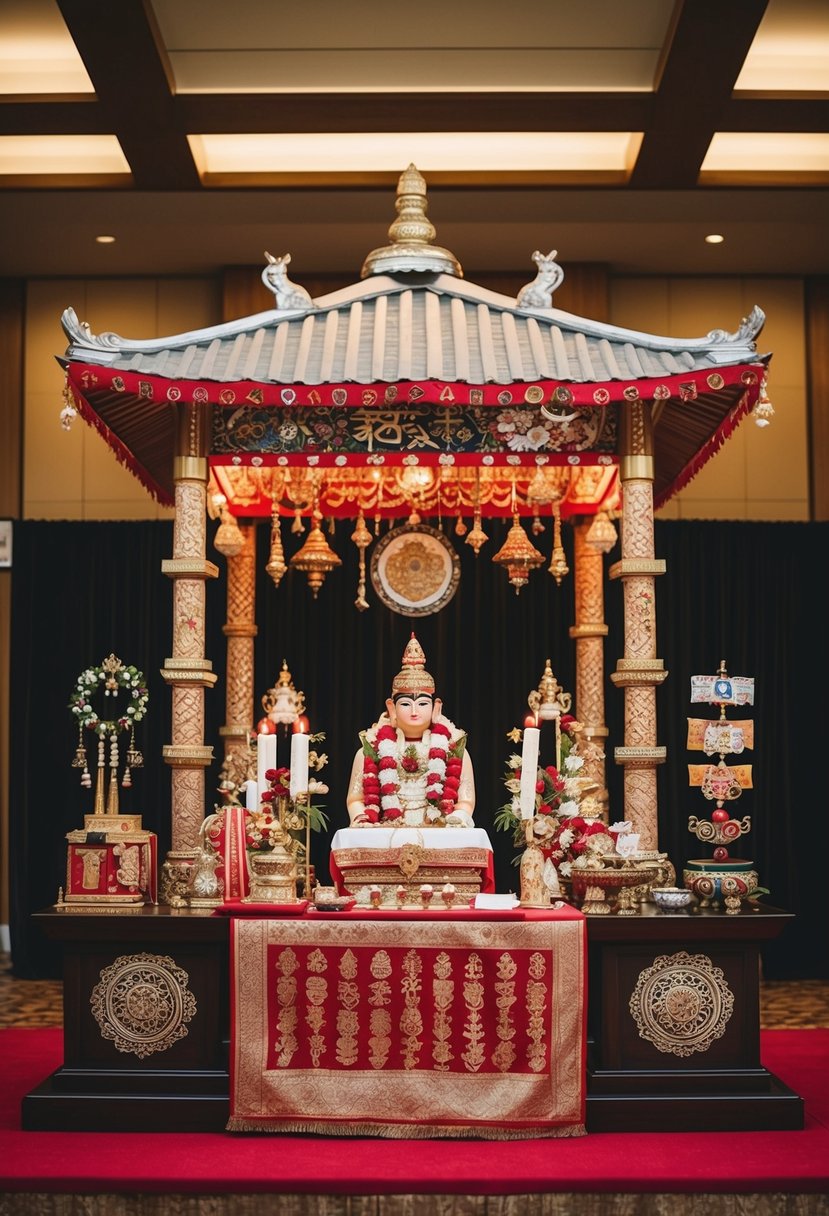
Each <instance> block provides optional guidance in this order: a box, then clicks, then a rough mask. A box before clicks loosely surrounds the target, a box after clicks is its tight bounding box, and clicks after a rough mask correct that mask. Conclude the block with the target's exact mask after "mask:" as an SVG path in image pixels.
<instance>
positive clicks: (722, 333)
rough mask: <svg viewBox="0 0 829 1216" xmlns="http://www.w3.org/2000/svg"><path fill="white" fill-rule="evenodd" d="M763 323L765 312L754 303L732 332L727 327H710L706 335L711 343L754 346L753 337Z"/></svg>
mask: <svg viewBox="0 0 829 1216" xmlns="http://www.w3.org/2000/svg"><path fill="white" fill-rule="evenodd" d="M765 323H766V314H765V313H764V312H763V310H762V308H760V307H758V305H757V304H755V305H754V307H753V308H752V310H751V312H750V313H749V314H748V316H747V317H743V319H742V321H741V322H740V324H739V326H738V327H737V329H736V330H735V331H734V333H729V332H728V330H727V329H712V330H711V331H710V332H709V333H708V334H707V335H706V337H707V339H708V341H709V342H711V343H712V345H713V344H715V343H716V344H719V343H721V342H734V343H737V345H739V346H742V345H750V346H754V339H755V338H756V337H757V336H758V335H759V333H760V331H761V329H762V328H763V326H764V325H765Z"/></svg>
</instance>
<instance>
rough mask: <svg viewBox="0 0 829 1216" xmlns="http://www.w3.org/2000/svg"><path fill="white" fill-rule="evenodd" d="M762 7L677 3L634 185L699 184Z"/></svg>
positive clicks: (714, 0) (746, 2) (751, 0)
mask: <svg viewBox="0 0 829 1216" xmlns="http://www.w3.org/2000/svg"><path fill="white" fill-rule="evenodd" d="M767 6H768V0H728V3H726V4H724V3H723V0H683V2H682V3H681V4H680V5H678V7H677V11H676V15H675V19H674V23H673V27H672V29H671V31H670V32H669V34H668V38H667V39H666V43H665V48H664V52H663V60H662V64H661V69H660V72H659V77H658V81H657V87H656V93H655V97H654V101H655V105H654V109H653V115H652V121H651V123H650V124H649V126H648V127H647V129H646V131H645V136H644V139H643V140H642V146H641V148H640V149H639V155H638V157H637V159H636V164H635V165H634V167H633V171H632V173H631V178H630V184H631V186H633V187H634V188H636V189H640V190H664V189H673V190H685V189H689V188H692V187H694V186H696V184H697V179H698V177H699V171H700V166H701V165H702V162H703V160H704V159H705V154H706V152H707V151H708V146H709V144H710V143H711V138H712V136H713V135H714V133H715V132H716V131H718V130H720V129H721V125H720V124H721V117H722V114H723V113H724V111H725V110H726V109H727V107H728V103H729V102H730V100H731V95H732V92H733V90H734V85H735V82H736V80H737V77H738V76H739V74H740V70H741V69H742V66H743V63H744V62H745V58H746V55H747V54H748V52H749V49H750V47H751V44H752V42H753V41H754V37H755V34H756V33H757V28H758V26H759V25H760V22H761V20H762V18H763V14H764V13H765V11H766V8H767Z"/></svg>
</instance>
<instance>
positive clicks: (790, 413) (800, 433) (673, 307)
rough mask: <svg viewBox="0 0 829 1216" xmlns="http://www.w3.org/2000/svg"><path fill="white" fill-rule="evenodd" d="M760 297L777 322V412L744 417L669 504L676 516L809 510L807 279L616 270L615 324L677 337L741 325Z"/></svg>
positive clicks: (771, 330)
mask: <svg viewBox="0 0 829 1216" xmlns="http://www.w3.org/2000/svg"><path fill="white" fill-rule="evenodd" d="M755 304H759V306H760V307H761V308H762V309H763V311H764V312H765V313H766V316H767V321H766V325H765V327H764V329H763V332H762V334H761V336H760V340H759V342H758V348H759V350H760V352H761V353H765V352H767V351H772V352H773V355H774V357H773V359H772V363H771V375H770V380H769V390H770V391H769V396H770V397H771V400H772V403H773V404H774V407H775V410H776V411H777V413H776V416H775V418H774V420H773V421H772V424H771V426H770V427H767V428H765V429H764V430H760V429H758V428H757V427H755V426H754V425H753V423H752V422H751V420H750V419H748V418H747V419H744V421H743V422H742V423H741V425H740V426H739V427H738V428H737V430H736V431H735V432H734V434H733V435H732V436H731V438H730V439H729V440H728V441H727V442H726V443H725V444H724V445H723V447H722V448H721V450H720V451H719V452H718V453H717V455H716V456H714V457H712V459H711V460H710V461H709V462H708V463H707V464H706V465H705V466H704V467H703V468H702V469H701V471H700V472H699V473H698V474H697V476H696V477H695V478H694V479H693V480H692V481H691V482H690V483H689V485H688V486H686V488H685V489H684V490H683V491H682V492H681V493H680V494H678V495H676V496H675V497H674V498H673V499H672V500H671V502H670V503H669V504H667V505H666V507H665V508H663V510H662V511H660V513H659V514H660V517H662V518H670V519H708V518H717V513H718V512H719V511H720V510H721V511H722V513H723V518H729V519H763V520H770V519H807V518H808V479H807V469H808V434H807V423H806V362H805V343H804V332H803V327H804V309H803V285H802V282H801V280H799V279H777V278H768V279H766V278H751V279H740V278H724V277H723V278H720V277H717V278H689V277H682V278H669V279H641V278H640V279H627V278H622V279H615V280H613V282H612V285H611V319H612V321H613V323H614V324H617V325H626V326H628V327H631V328H636V329H642V330H645V331H647V332H650V333H654V334H660V335H664V336H670V337H678V338H682V337H686V338H696V337H702V336H704V335H705V334H707V333H708V332H709V331H710V330H711V329H715V328H722V329H727V330H729V331H733V330H735V329H736V328H737V327H738V325H739V324H740V321H741V319H742V318H743V317H745V316H747V315H748V313H749V312H750V311H751V309H752V307H753V306H754V305H755Z"/></svg>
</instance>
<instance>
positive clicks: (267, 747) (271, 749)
mask: <svg viewBox="0 0 829 1216" xmlns="http://www.w3.org/2000/svg"><path fill="white" fill-rule="evenodd" d="M271 768H276V735H275V734H274V735H266V734H260V735H259V736H258V737H257V741H256V789H257V799H258V801H257V810H258V808H259V805H260V804H261V802H262V795H263V794H264V792H265V790H268V789H270V782H269V781H268V780H267V778H266V777H265V773H266V772H267V771H268V769H271ZM248 810H250V807H248Z"/></svg>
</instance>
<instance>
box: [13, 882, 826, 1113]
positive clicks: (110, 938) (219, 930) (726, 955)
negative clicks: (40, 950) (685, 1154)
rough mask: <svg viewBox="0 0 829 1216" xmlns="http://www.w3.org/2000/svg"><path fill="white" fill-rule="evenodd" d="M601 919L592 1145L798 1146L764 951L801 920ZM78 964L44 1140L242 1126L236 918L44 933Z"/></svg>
mask: <svg viewBox="0 0 829 1216" xmlns="http://www.w3.org/2000/svg"><path fill="white" fill-rule="evenodd" d="M643 907H644V908H645V911H644V912H643V913H642V914H639V915H636V916H617V915H612V916H590V917H588V918H587V920H588V924H587V928H588V952H589V984H588V990H589V996H588V1040H589V1047H588V1075H587V1126H588V1130H590V1131H643V1130H675V1131H680V1130H711V1131H714V1130H720V1129H724V1128H742V1129H766V1130H789V1129H793V1128H799V1127H801V1126H802V1124H803V1104H802V1101H801V1099H800V1098H799V1097H798V1096H797V1094H794V1093H793V1092H792V1091H791V1090H789V1089H787V1088H786V1087H785V1086H784V1085H783V1084H782V1083H781V1082H780V1081H779V1080H778V1079H777V1078H776V1077H774V1076H773V1075H772V1074H771V1073H769V1072H768V1071H767V1070H766V1069H764V1068H763V1066H762V1064H761V1062H760V993H759V977H760V950H761V948H762V946H763V945H764V944H765V943H766V942H769V941H772V940H773V939H775V938H777V937H779V936H780V934H781V933H783V932H784V930H786V929H787V928H788V927H789V926H790V925H791V922H792V921H793V919H794V918H793V917H792V916H791V915H790V914H789V913H787V912H783V911H780V910H779V909H775V908H767V907H764V906H761V905H759V904H751V903H746V904H744V905H743V906H742V908H741V910H740V912H739V913H738V914H737V915H735V916H730V915H726V914H725V913H723V912H715V911H711V910H706V909H697V908H695V909H694V910H693V911H692V912H689V913H682V912H680V913H673V914H671V913H664V912H661V911H659V910H657V909H656V908H651V907H650V906H649V905H643ZM35 919H36V922H37V923H38V925H39V926H40V927H41V929H42V931H43V932H44V933H45V935H46V936H47V937H49V938H50V939H52V940H55V941H58V942H60V943H61V945H62V949H63V959H64V1036H65V1046H64V1062H63V1064H62V1066H61V1067H60V1068H59V1069H58V1070H57V1071H56V1072H55V1073H53V1074H52V1075H51V1076H50V1077H48V1078H46V1080H44V1082H43V1083H42V1084H41V1085H39V1086H38V1087H37V1088H36V1089H35V1090H33V1091H32V1092H31V1093H30V1094H28V1095H27V1096H26V1097H25V1098H24V1101H23V1126H24V1127H25V1128H27V1129H31V1130H35V1129H43V1130H76V1131H77V1130H87V1131H143V1130H152V1129H154V1130H156V1131H164V1130H169V1131H203V1130H220V1129H222V1128H224V1126H225V1123H226V1120H227V1116H228V1094H229V1076H228V1042H229V1011H228V957H229V940H228V927H229V918H228V917H224V916H211V915H210V913H209V912H201V911H190V910H183V911H179V910H176V909H171V908H166V907H157V908H142V909H138V910H136V911H133V912H129V913H120V914H116V915H109V914H106V913H105V912H101V911H97V912H87V913H77V912H75V913H67V912H63V911H61V912H57V911H54V910H46V911H43V912H40V913H38V914H37V915H36V917H35Z"/></svg>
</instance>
